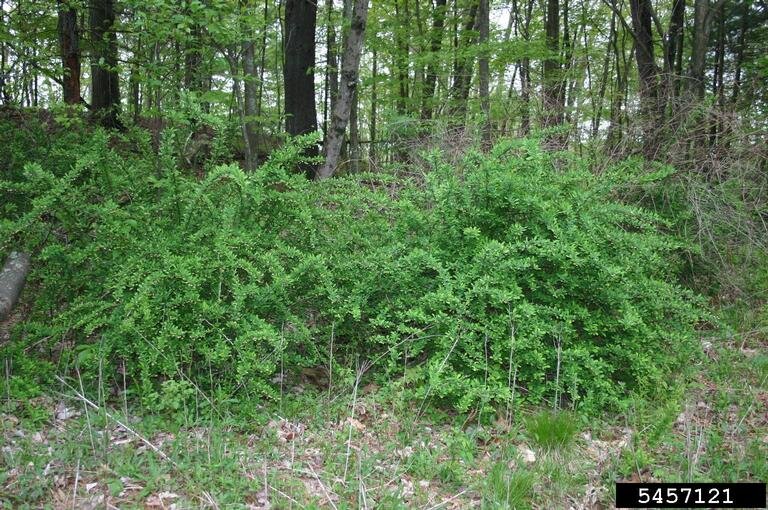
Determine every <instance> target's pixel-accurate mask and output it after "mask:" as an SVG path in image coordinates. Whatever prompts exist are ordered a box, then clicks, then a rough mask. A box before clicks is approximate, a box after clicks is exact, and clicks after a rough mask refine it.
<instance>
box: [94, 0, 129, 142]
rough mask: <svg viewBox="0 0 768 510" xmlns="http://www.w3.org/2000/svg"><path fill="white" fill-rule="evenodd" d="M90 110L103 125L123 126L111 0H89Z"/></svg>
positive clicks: (113, 10)
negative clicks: (91, 47)
mask: <svg viewBox="0 0 768 510" xmlns="http://www.w3.org/2000/svg"><path fill="white" fill-rule="evenodd" d="M90 11H91V15H90V28H91V44H92V45H93V51H92V55H91V110H92V112H93V114H94V116H95V117H96V118H97V120H98V121H99V122H100V123H101V124H102V125H103V126H104V127H106V128H118V129H119V128H122V124H121V123H120V120H119V119H118V114H119V113H120V86H119V82H118V79H119V78H118V72H117V34H116V33H115V30H114V25H115V2H114V0H90Z"/></svg>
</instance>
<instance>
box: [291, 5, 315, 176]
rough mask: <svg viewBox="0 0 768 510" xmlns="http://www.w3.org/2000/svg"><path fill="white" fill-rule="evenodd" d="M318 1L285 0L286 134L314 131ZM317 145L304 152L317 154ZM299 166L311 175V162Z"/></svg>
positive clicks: (311, 154) (310, 154) (303, 133)
mask: <svg viewBox="0 0 768 510" xmlns="http://www.w3.org/2000/svg"><path fill="white" fill-rule="evenodd" d="M316 23H317V3H316V2H315V1H314V0H287V1H286V2H285V37H284V39H283V52H284V55H283V82H284V87H285V130H286V132H287V133H288V134H289V135H293V136H297V135H305V134H308V133H314V132H315V131H317V109H316V106H315V71H314V68H315V25H316ZM316 155H317V148H316V147H315V148H314V149H310V150H309V151H308V153H307V156H316ZM302 170H303V171H304V172H305V173H306V174H307V176H308V177H310V178H313V177H314V170H315V169H314V165H304V167H303V168H302Z"/></svg>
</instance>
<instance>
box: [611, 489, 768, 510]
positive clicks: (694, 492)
mask: <svg viewBox="0 0 768 510" xmlns="http://www.w3.org/2000/svg"><path fill="white" fill-rule="evenodd" d="M765 494H766V491H765V484H764V483H617V484H616V508H766V499H765Z"/></svg>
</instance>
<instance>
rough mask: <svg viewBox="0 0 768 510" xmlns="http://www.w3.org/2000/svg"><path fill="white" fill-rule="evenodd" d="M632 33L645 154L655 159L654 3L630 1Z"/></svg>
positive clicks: (655, 78) (656, 111)
mask: <svg viewBox="0 0 768 510" xmlns="http://www.w3.org/2000/svg"><path fill="white" fill-rule="evenodd" d="M629 6H630V10H631V12H632V31H633V33H634V36H635V60H636V61H637V74H638V77H639V90H638V94H639V96H640V122H641V123H642V126H643V153H644V154H645V155H646V157H648V158H653V157H654V156H655V152H656V150H657V147H656V143H655V133H656V129H657V128H658V126H657V125H656V121H657V120H659V119H658V118H657V113H658V103H657V101H658V70H657V68H656V60H655V57H654V52H653V31H652V28H653V27H652V24H651V17H652V14H651V0H630V2H629Z"/></svg>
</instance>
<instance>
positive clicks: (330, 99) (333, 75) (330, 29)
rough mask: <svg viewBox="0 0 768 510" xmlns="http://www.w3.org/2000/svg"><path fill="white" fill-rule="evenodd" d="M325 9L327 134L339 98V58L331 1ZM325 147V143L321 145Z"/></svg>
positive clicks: (324, 115)
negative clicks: (329, 121) (331, 115)
mask: <svg viewBox="0 0 768 510" xmlns="http://www.w3.org/2000/svg"><path fill="white" fill-rule="evenodd" d="M325 8H326V10H327V11H328V12H327V16H328V17H327V21H326V36H325V46H326V48H325V51H326V53H325V55H326V64H325V68H326V70H325V83H326V92H325V96H326V102H325V112H324V114H323V117H324V119H323V130H324V131H325V132H326V133H328V118H329V117H330V115H329V112H333V110H334V109H335V108H336V101H337V100H338V98H339V58H338V55H337V54H336V26H335V25H334V22H333V0H326V2H325ZM323 146H325V143H323Z"/></svg>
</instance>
